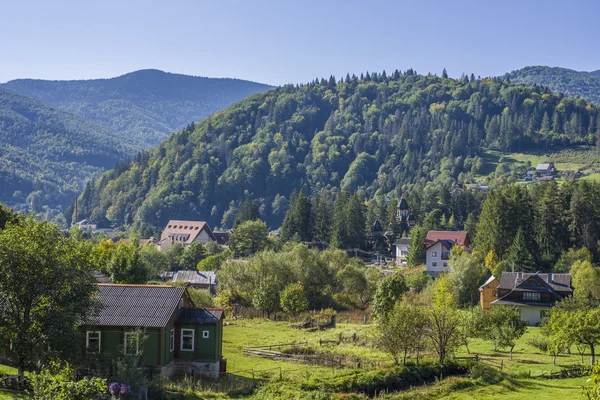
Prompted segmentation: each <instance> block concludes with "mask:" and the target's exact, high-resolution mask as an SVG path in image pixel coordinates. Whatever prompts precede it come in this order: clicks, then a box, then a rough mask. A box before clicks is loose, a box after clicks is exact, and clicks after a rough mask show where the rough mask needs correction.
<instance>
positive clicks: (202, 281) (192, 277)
mask: <svg viewBox="0 0 600 400" xmlns="http://www.w3.org/2000/svg"><path fill="white" fill-rule="evenodd" d="M172 281H173V283H186V284H189V285H190V286H191V287H193V288H195V289H207V290H209V291H210V292H211V293H214V292H215V289H216V286H217V283H218V281H217V273H216V272H214V271H177V272H175V273H174V274H173V278H172Z"/></svg>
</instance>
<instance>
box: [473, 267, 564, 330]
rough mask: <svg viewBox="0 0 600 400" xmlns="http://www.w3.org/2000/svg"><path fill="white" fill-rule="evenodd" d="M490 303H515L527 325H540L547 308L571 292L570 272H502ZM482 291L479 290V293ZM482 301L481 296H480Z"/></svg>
mask: <svg viewBox="0 0 600 400" xmlns="http://www.w3.org/2000/svg"><path fill="white" fill-rule="evenodd" d="M496 290H497V297H498V298H497V300H494V301H492V302H491V303H490V306H491V307H501V306H514V307H517V308H518V309H519V311H520V312H521V319H522V320H524V321H526V322H527V324H528V325H539V324H541V323H542V321H543V320H544V318H545V317H546V315H547V313H548V310H550V309H551V308H552V307H554V305H555V304H556V303H557V302H558V301H561V300H563V299H565V298H566V297H568V296H571V295H572V294H573V287H572V286H571V274H541V273H539V272H536V273H527V272H503V273H502V276H501V277H500V282H499V284H498V286H497V288H496ZM483 294H484V292H483V291H481V296H483ZM482 305H483V299H482Z"/></svg>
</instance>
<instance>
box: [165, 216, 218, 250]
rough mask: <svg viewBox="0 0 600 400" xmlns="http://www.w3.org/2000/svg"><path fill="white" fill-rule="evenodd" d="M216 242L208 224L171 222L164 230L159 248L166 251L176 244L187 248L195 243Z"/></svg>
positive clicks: (200, 222)
mask: <svg viewBox="0 0 600 400" xmlns="http://www.w3.org/2000/svg"><path fill="white" fill-rule="evenodd" d="M216 241H217V238H216V237H215V235H214V234H213V232H212V231H211V229H210V227H209V226H208V224H207V223H206V222H203V221H179V220H171V221H169V223H168V224H167V226H166V227H165V229H164V230H163V232H162V234H161V236H160V242H159V244H158V246H159V248H160V250H166V249H168V248H169V247H171V246H172V245H173V244H174V243H179V244H180V245H181V246H183V247H184V248H185V247H187V246H189V245H190V244H192V243H195V242H199V243H202V244H206V243H208V242H216Z"/></svg>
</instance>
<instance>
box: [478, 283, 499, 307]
mask: <svg viewBox="0 0 600 400" xmlns="http://www.w3.org/2000/svg"><path fill="white" fill-rule="evenodd" d="M498 285H500V281H498V279H496V278H494V275H492V276H490V277H489V279H488V280H487V281H486V282H485V283H484V284H483V285H481V286H480V287H479V301H480V303H481V308H482V309H483V311H487V310H489V309H490V303H491V302H492V301H495V300H498Z"/></svg>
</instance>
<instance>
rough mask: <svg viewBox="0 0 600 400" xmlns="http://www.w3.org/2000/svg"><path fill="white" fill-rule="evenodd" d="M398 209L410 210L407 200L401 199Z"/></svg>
mask: <svg viewBox="0 0 600 400" xmlns="http://www.w3.org/2000/svg"><path fill="white" fill-rule="evenodd" d="M398 209H399V210H408V203H407V202H406V199H405V198H404V197H403V198H401V199H400V202H399V203H398Z"/></svg>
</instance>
